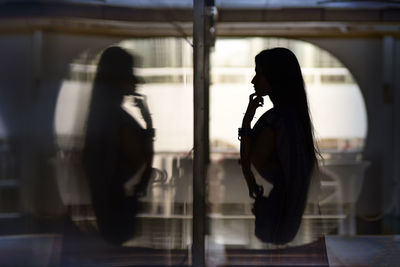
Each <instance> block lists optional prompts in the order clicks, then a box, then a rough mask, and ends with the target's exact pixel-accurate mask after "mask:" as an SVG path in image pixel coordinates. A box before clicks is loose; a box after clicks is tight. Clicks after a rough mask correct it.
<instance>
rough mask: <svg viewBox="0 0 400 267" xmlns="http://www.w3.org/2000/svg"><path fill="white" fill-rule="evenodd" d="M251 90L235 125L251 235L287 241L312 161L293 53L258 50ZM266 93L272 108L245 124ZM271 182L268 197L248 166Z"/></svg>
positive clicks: (297, 219) (310, 130)
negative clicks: (249, 207)
mask: <svg viewBox="0 0 400 267" xmlns="http://www.w3.org/2000/svg"><path fill="white" fill-rule="evenodd" d="M255 63H256V68H255V71H256V74H255V76H254V78H253V80H252V81H251V83H252V84H253V85H254V90H255V93H253V94H251V95H250V101H249V104H248V107H247V110H246V113H245V116H244V118H243V123H242V128H241V129H239V135H240V139H241V145H240V157H241V164H242V171H243V174H244V177H245V179H246V182H247V185H248V188H249V194H250V197H252V198H254V199H256V201H255V204H254V209H253V212H254V214H255V216H256V236H257V237H258V238H259V239H261V240H263V241H265V242H269V243H275V244H285V243H287V242H289V241H291V240H292V239H293V238H294V237H295V235H296V233H297V231H298V229H299V226H300V223H301V219H302V215H303V212H304V208H305V205H306V200H307V192H308V187H309V184H310V179H311V173H312V170H313V168H314V167H315V165H316V163H317V159H316V154H315V152H316V148H315V146H314V140H313V127H312V123H311V120H310V116H309V110H308V104H307V97H306V92H305V89H304V81H303V77H302V74H301V69H300V65H299V63H298V61H297V59H296V56H295V55H294V54H293V53H292V52H291V51H290V50H288V49H286V48H273V49H268V50H264V51H262V52H261V53H259V54H258V55H257V56H256V58H255ZM264 96H269V98H270V99H271V101H272V103H273V108H271V109H270V110H268V111H267V112H265V113H264V114H263V115H262V116H261V117H260V119H259V120H258V121H257V122H256V124H255V125H254V127H253V128H251V121H252V120H253V117H254V114H255V111H256V109H257V108H258V107H260V106H262V105H263V98H262V97H264ZM252 165H253V167H254V168H255V169H256V170H257V172H258V173H259V174H260V175H261V176H262V177H263V178H264V179H266V180H267V181H269V182H270V183H272V184H273V189H272V190H271V192H270V194H269V195H268V197H264V196H263V188H262V187H261V186H259V185H257V184H256V181H255V178H254V174H253V172H252V169H251V166H252Z"/></svg>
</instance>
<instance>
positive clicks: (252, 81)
mask: <svg viewBox="0 0 400 267" xmlns="http://www.w3.org/2000/svg"><path fill="white" fill-rule="evenodd" d="M255 79H256V76H254V77H253V79H251V83H252V84H254V82H255Z"/></svg>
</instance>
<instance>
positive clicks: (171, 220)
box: [55, 38, 193, 266]
mask: <svg viewBox="0 0 400 267" xmlns="http://www.w3.org/2000/svg"><path fill="white" fill-rule="evenodd" d="M113 46H114V47H113V48H111V49H110V48H107V47H105V48H104V49H101V50H100V51H98V50H95V49H88V50H86V51H84V52H82V53H81V54H80V55H79V56H78V57H76V58H75V59H74V60H73V62H71V64H70V65H69V75H68V77H67V78H66V79H64V80H63V82H62V85H61V90H60V93H59V96H58V100H57V106H56V114H55V132H56V142H57V145H58V151H57V156H56V157H55V163H56V173H57V175H56V177H57V186H58V190H59V192H60V197H61V200H62V202H63V204H64V205H65V206H66V207H67V208H68V211H69V212H68V216H69V218H68V219H67V221H68V223H67V226H66V227H65V230H64V233H63V249H62V255H61V261H62V262H63V263H66V264H80V263H82V262H93V263H96V264H99V263H104V264H114V263H115V264H117V263H118V264H120V263H123V262H124V261H126V262H129V264H136V265H141V266H143V265H154V264H160V265H176V264H181V263H184V264H188V263H190V261H189V253H190V248H191V242H192V241H191V239H192V230H191V228H192V220H191V218H192V153H191V151H192V147H193V140H192V136H193V104H192V102H193V101H192V100H193V86H192V84H193V79H192V76H193V74H192V47H191V46H190V45H189V44H188V43H187V42H186V41H185V40H184V39H182V38H147V39H128V40H124V41H121V42H119V43H116V44H114V45H113ZM126 58H133V76H132V74H130V76H129V77H133V79H134V80H128V87H127V89H126V88H125V87H124V88H125V89H122V90H128V93H127V95H126V96H124V98H121V99H120V100H119V101H122V105H119V106H118V107H119V108H118V111H117V114H118V115H109V114H110V113H112V112H114V111H113V110H112V109H111V108H109V106H110V105H112V103H113V97H114V96H113V94H109V93H104V92H103V91H101V90H103V87H104V88H105V90H120V89H119V88H118V87H119V86H122V87H123V86H126V84H124V83H120V82H119V81H120V80H121V79H122V80H123V79H124V77H125V76H121V75H120V73H115V71H114V70H115V69H117V70H119V71H120V72H123V71H124V69H123V68H122V67H121V66H122V65H123V64H124V63H125V60H126ZM116 62H117V63H118V64H115V63H116ZM127 64H128V63H127ZM100 70H103V74H102V75H103V76H100V74H99V73H100ZM130 71H131V72H132V69H131V70H130ZM109 73H110V74H109ZM107 75H108V76H107ZM112 75H118V76H117V79H115V80H113V76H112ZM99 81H100V82H99ZM99 84H100V85H99ZM133 84H135V85H136V88H135V91H134V92H133V90H132V89H133V86H132V85H133ZM99 92H101V93H99ZM96 105H99V106H101V107H100V108H99V110H97V111H96V110H95V108H96ZM146 105H147V108H146ZM93 110H95V111H93ZM104 110H106V112H104ZM92 114H95V115H94V116H93V115H92ZM112 114H114V113H112ZM121 114H122V115H121ZM146 114H150V116H149V115H146ZM96 116H97V117H96ZM108 116H109V117H108ZM110 118H111V119H110ZM96 120H97V122H93V121H96ZM113 120H114V121H117V123H115V122H113ZM102 121H107V123H108V125H107V126H104V127H105V128H104V127H103V128H101V127H100V126H97V125H102ZM96 123H97V124H96ZM93 125H94V126H93ZM90 127H92V128H90ZM135 127H136V128H135ZM100 128H101V129H100ZM137 128H138V129H148V130H141V131H144V135H143V134H142V135H140V134H135V131H136V130H135V129H137ZM151 128H154V132H155V136H154V138H153V142H150V143H151V145H152V146H153V150H154V153H153V155H152V159H151V161H152V162H151V163H150V164H151V165H150V166H151V167H152V171H151V174H149V176H148V177H147V178H145V177H146V170H147V167H146V166H147V165H146V164H147V163H146V162H147V161H146V155H147V154H148V153H149V152H148V148H146V146H141V143H143V144H146V142H148V138H150V140H151V138H152V137H151V136H148V134H150V132H151V131H150V129H151ZM91 129H92V130H91ZM93 129H94V130H93ZM146 131H147V132H146ZM104 133H105V134H104ZM95 138H99V139H100V140H101V141H93V140H94V139H95ZM125 138H127V139H125ZM121 140H122V141H121ZM91 145H92V146H93V147H91ZM98 146H101V148H98ZM103 146H104V148H103ZM103 153H104V154H103ZM98 154H101V155H100V156H98ZM143 155H144V156H143ZM143 158H144V159H143ZM85 160H86V161H88V162H92V163H89V164H88V163H85V162H86V161H85ZM143 161H144V163H141V164H143V165H141V167H140V168H139V167H138V168H136V169H134V168H133V167H132V166H135V164H137V163H136V162H143ZM82 162H83V163H82ZM85 164H86V165H85ZM90 164H93V165H94V167H90V166H91V165H90ZM102 165H105V166H102ZM120 165H123V166H122V167H120ZM125 165H131V166H125ZM88 166H89V167H88ZM115 166H116V167H115ZM90 168H93V170H91V169H90ZM114 168H116V169H118V170H122V171H121V172H122V174H121V175H120V177H121V178H118V177H119V176H118V175H117V174H116V175H115V176H116V177H115V178H114V177H113V178H112V179H113V180H112V181H108V182H107V180H104V181H103V180H102V179H106V177H107V176H106V175H104V173H106V172H113V169H114ZM142 168H143V169H142ZM110 169H111V170H110ZM99 170H101V171H99ZM91 172H92V173H95V175H93V174H92V175H93V176H95V177H91V176H90V175H91ZM125 172H126V173H128V174H127V175H124V173H125ZM123 177H125V178H123ZM114 179H115V180H117V179H125V180H123V187H124V190H125V191H124V194H125V198H124V199H127V198H129V197H130V199H129V201H126V200H124V201H125V202H124V203H123V204H120V205H118V204H115V203H114V202H113V201H118V199H117V200H116V199H115V198H116V197H114V196H113V195H112V193H110V189H109V188H113V186H114V183H118V182H116V181H115V180H114ZM145 179H149V181H148V183H147V185H146V182H145ZM102 183H106V184H107V185H104V184H102ZM141 184H144V187H143V188H142V190H138V191H135V190H136V189H137V188H139V186H140V185H141ZM114 190H116V189H114ZM121 193H122V192H121ZM108 194H110V196H109V199H107V196H108ZM143 194H144V196H142V195H143ZM131 199H132V200H131ZM113 203H114V204H113ZM118 203H119V202H118ZM123 205H128V206H129V205H130V206H129V207H126V208H124V207H125V206H123ZM109 207H111V208H109ZM125 213H128V214H127V215H124V214H125ZM111 245H118V246H119V247H118V246H117V247H112V246H111ZM81 250H83V251H86V253H82V251H81ZM99 250H100V251H104V253H100V254H99V253H98V251H99ZM115 257H117V258H115ZM118 257H119V258H118Z"/></svg>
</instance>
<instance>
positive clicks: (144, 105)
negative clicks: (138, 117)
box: [134, 96, 153, 128]
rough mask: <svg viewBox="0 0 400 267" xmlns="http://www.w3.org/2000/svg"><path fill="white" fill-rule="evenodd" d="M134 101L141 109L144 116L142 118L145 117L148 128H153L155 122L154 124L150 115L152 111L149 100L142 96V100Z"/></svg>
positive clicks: (136, 99)
mask: <svg viewBox="0 0 400 267" xmlns="http://www.w3.org/2000/svg"><path fill="white" fill-rule="evenodd" d="M134 101H135V102H134V103H135V106H136V107H138V108H139V110H140V113H141V114H142V117H143V119H144V121H145V122H146V124H147V127H148V128H149V127H150V128H151V127H152V124H153V122H152V119H151V114H150V111H149V106H148V105H147V99H146V97H145V96H142V97H140V98H135V99H134Z"/></svg>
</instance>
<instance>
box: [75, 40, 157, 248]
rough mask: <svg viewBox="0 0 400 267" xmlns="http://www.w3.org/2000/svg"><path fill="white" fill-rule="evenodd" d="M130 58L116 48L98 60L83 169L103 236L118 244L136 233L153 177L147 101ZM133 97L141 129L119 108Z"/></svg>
mask: <svg viewBox="0 0 400 267" xmlns="http://www.w3.org/2000/svg"><path fill="white" fill-rule="evenodd" d="M132 70H133V57H132V56H131V55H130V54H129V53H128V52H126V51H125V50H123V49H122V48H120V47H109V48H107V49H106V50H105V51H104V52H103V53H102V55H101V57H100V61H99V64H98V67H97V73H96V76H95V81H94V86H93V91H92V99H91V103H90V110H89V116H88V121H87V131H86V139H85V147H84V155H83V164H84V168H85V171H86V174H87V177H88V180H89V187H90V190H91V197H92V204H93V208H94V212H95V215H96V218H97V226H98V229H99V232H100V234H101V236H102V237H103V238H104V240H106V241H107V242H109V243H112V244H116V245H120V244H122V243H123V242H125V241H127V240H129V239H130V238H132V237H133V236H134V234H135V215H136V213H137V211H138V203H137V199H138V198H139V197H141V196H144V195H145V194H146V188H147V184H148V182H149V179H150V176H151V173H152V161H153V153H154V152H153V135H154V130H153V128H152V127H153V125H152V120H151V116H150V112H149V109H148V107H147V104H146V98H145V96H143V95H139V94H138V93H137V92H136V84H137V81H138V80H137V78H136V77H135V76H134V75H133V72H132ZM129 95H133V96H134V104H135V106H136V107H138V108H139V110H140V112H141V115H142V117H143V119H144V121H145V123H146V129H145V128H143V127H142V126H141V125H140V124H139V123H138V122H137V121H136V120H135V119H134V118H133V117H132V116H131V115H129V114H128V113H127V112H126V111H125V110H124V109H123V108H122V107H121V103H122V101H123V99H124V97H125V96H129Z"/></svg>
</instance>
